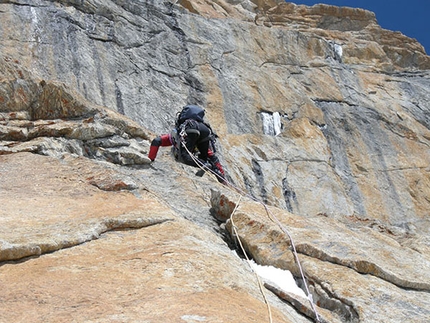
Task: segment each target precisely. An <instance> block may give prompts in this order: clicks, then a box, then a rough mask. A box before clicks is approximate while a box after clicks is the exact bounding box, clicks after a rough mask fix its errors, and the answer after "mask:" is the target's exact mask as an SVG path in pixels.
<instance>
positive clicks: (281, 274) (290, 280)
mask: <svg viewBox="0 0 430 323" xmlns="http://www.w3.org/2000/svg"><path fill="white" fill-rule="evenodd" d="M249 264H250V265H251V267H252V268H253V269H254V271H255V272H256V273H257V275H258V276H260V277H261V278H262V279H263V280H265V281H267V282H270V283H271V285H274V286H276V287H278V288H279V289H281V290H283V291H284V292H289V293H293V294H295V295H298V296H301V297H304V298H307V296H306V294H305V292H304V291H303V290H302V289H301V288H300V287H299V286H297V284H296V281H295V280H294V277H293V275H292V274H291V272H290V271H288V270H283V269H279V268H276V267H273V266H261V265H258V264H256V263H255V262H254V261H253V260H249Z"/></svg>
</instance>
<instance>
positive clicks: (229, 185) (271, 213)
mask: <svg viewBox="0 0 430 323" xmlns="http://www.w3.org/2000/svg"><path fill="white" fill-rule="evenodd" d="M181 144H182V146H183V147H184V148H185V150H186V151H187V153H188V154H189V155H190V157H191V158H192V159H193V161H194V162H195V164H196V165H197V166H198V167H199V168H200V169H202V170H203V171H206V172H208V173H209V174H211V175H214V176H215V178H219V179H221V180H224V183H225V185H226V186H227V187H230V188H233V189H235V190H236V192H237V193H238V194H239V195H240V199H239V201H238V203H236V206H235V208H234V210H233V212H232V214H231V216H230V221H232V227H233V230H234V231H235V235H236V236H237V237H239V236H238V233H237V228H236V226H235V225H234V224H233V219H232V217H233V214H234V212H235V211H236V209H237V208H238V207H239V202H240V200H241V198H242V196H245V197H248V198H250V199H251V200H253V201H255V202H257V203H260V204H261V205H262V206H263V207H264V209H265V210H266V213H267V215H268V217H269V219H271V220H272V221H273V222H275V223H276V224H277V225H278V226H279V228H280V229H281V231H282V232H284V233H285V234H286V235H287V236H288V238H289V239H290V242H291V247H292V249H293V254H294V258H295V259H296V262H297V266H298V268H299V271H300V276H301V278H302V280H303V284H304V286H305V289H306V295H307V298H308V300H309V303H310V304H311V308H312V310H313V312H314V313H315V320H316V321H317V322H321V321H320V318H319V315H318V311H317V309H316V307H315V304H314V301H313V297H312V294H311V292H310V290H309V287H308V283H307V281H306V277H305V274H304V271H303V268H302V265H301V263H300V259H299V255H298V252H297V249H296V245H295V243H294V240H293V237H292V236H291V234H290V233H289V231H288V230H287V229H286V228H285V226H284V225H283V224H282V223H281V222H280V221H279V219H278V218H277V217H276V216H275V215H274V214H273V212H272V211H270V209H269V208H268V206H267V205H266V204H265V203H264V202H262V201H260V200H258V199H257V198H255V197H253V196H251V195H250V194H248V193H247V192H244V191H243V190H241V189H240V188H239V187H237V186H235V185H234V184H232V183H230V182H229V181H227V179H225V178H223V177H221V176H220V175H219V174H217V173H216V172H214V171H213V170H212V169H210V168H209V167H207V166H206V165H205V164H203V163H202V162H201V161H200V160H199V159H198V158H197V157H196V156H194V154H193V153H192V152H191V151H190V150H189V149H188V148H187V146H186V145H185V142H184V140H183V139H182V138H181ZM237 240H238V241H239V244H240V246H241V248H242V251H243V253H244V254H245V256H246V257H247V254H246V252H245V251H244V250H243V246H242V243H241V241H240V239H239V238H238V239H237ZM247 260H248V258H247ZM258 281H259V284H261V282H260V279H258ZM260 288H261V285H260ZM262 293H263V297H264V299H265V301H266V303H267V305H268V307H269V304H268V302H267V299H266V296H265V294H264V292H263V290H262ZM269 316H270V322H271V320H272V317H271V313H270V307H269Z"/></svg>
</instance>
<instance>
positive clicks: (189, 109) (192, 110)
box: [175, 105, 205, 130]
mask: <svg viewBox="0 0 430 323" xmlns="http://www.w3.org/2000/svg"><path fill="white" fill-rule="evenodd" d="M204 116H205V110H203V109H202V108H200V107H199V106H197V105H186V106H185V107H184V108H183V109H182V111H181V112H178V114H177V117H176V123H175V126H176V129H178V130H179V128H180V127H181V125H182V124H183V123H184V122H185V121H186V120H189V119H192V120H196V121H198V122H203V118H204Z"/></svg>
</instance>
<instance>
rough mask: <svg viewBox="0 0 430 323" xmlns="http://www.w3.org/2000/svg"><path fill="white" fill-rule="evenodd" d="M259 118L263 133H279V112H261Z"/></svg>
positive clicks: (272, 134)
mask: <svg viewBox="0 0 430 323" xmlns="http://www.w3.org/2000/svg"><path fill="white" fill-rule="evenodd" d="M261 118H262V120H263V133H264V134H265V135H269V136H277V135H279V134H280V133H281V115H280V113H279V112H274V113H269V112H261Z"/></svg>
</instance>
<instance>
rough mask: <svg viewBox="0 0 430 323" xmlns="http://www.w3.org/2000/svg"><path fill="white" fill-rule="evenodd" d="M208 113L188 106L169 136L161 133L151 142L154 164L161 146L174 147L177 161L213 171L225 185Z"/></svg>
mask: <svg viewBox="0 0 430 323" xmlns="http://www.w3.org/2000/svg"><path fill="white" fill-rule="evenodd" d="M204 115H205V111H204V110H203V109H202V108H200V107H199V106H196V105H186V106H185V107H184V108H183V109H182V111H181V112H179V113H178V115H177V118H176V122H175V128H174V129H173V130H172V132H171V133H170V134H162V135H160V136H158V137H156V138H155V139H154V140H152V142H151V147H150V149H149V154H148V157H149V159H151V161H154V160H155V158H156V157H157V153H158V149H159V147H160V146H161V147H168V146H173V148H172V151H173V155H174V156H175V159H176V160H178V161H180V162H182V163H184V164H187V165H190V166H195V167H203V168H204V169H206V170H209V171H211V172H213V173H214V174H215V175H216V177H217V179H218V181H219V182H220V183H224V184H225V174H224V170H223V167H222V166H221V163H220V162H219V159H218V157H217V156H216V155H215V138H216V134H215V133H214V132H213V131H212V128H211V127H210V125H209V124H208V123H206V122H204V121H203V118H204Z"/></svg>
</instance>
